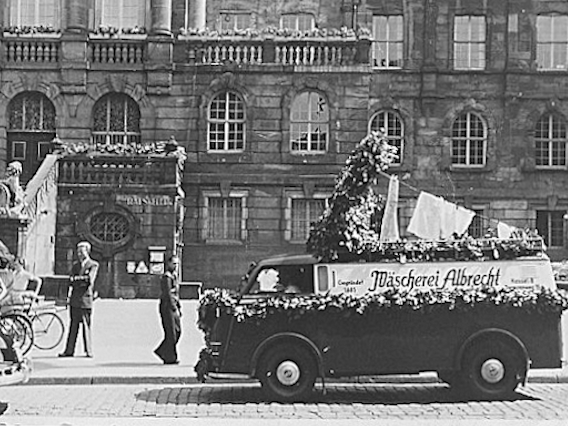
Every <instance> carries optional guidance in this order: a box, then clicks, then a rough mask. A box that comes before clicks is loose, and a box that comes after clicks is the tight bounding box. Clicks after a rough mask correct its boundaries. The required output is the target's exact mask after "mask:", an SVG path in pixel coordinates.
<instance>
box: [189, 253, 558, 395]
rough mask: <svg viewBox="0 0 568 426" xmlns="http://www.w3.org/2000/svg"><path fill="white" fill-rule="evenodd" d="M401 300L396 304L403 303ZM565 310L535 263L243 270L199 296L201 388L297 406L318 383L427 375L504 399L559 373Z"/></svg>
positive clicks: (276, 261)
mask: <svg viewBox="0 0 568 426" xmlns="http://www.w3.org/2000/svg"><path fill="white" fill-rule="evenodd" d="M401 295H403V296H404V297H402V296H401ZM566 308H568V302H567V299H566V297H565V296H564V295H563V294H562V293H560V292H558V291H557V290H556V287H555V281H554V277H553V274H552V268H551V264H550V261H549V259H548V257H547V256H546V255H545V254H544V253H539V254H536V255H534V256H523V257H519V258H515V259H508V260H499V259H493V260H481V261H455V260H443V261H415V262H400V261H399V262H361V261H356V262H353V261H350V262H333V263H322V262H320V261H319V260H318V259H317V258H315V257H313V256H311V255H293V256H282V257H274V258H270V259H265V260H262V261H260V262H258V263H257V264H253V265H251V267H250V268H249V271H248V272H247V274H246V275H245V277H244V280H243V284H242V287H241V289H240V291H239V293H238V294H232V295H231V294H230V292H228V291H226V290H216V291H210V292H209V293H207V292H206V294H205V296H204V298H203V299H202V301H201V307H200V312H199V325H200V327H201V328H202V330H203V331H204V332H205V334H206V339H205V340H206V343H207V348H205V349H204V350H203V351H202V353H201V358H200V361H199V363H198V365H197V366H196V371H197V373H198V375H199V376H200V377H202V378H204V377H205V376H208V377H213V378H214V377H219V376H223V375H225V374H226V373H231V374H244V375H246V376H248V377H253V378H257V379H258V380H260V382H261V384H262V386H263V388H264V389H265V391H266V392H267V395H268V396H269V398H270V399H273V400H278V401H297V400H303V399H305V398H306V397H308V396H309V394H310V392H312V388H313V386H314V383H315V381H316V379H317V378H320V379H321V380H322V382H323V383H324V384H325V379H326V378H339V377H353V376H369V375H382V374H414V373H420V372H427V371H433V372H437V373H438V376H439V378H440V379H441V380H442V381H444V382H447V383H448V384H449V385H450V386H452V387H453V388H455V389H457V390H460V391H462V392H467V394H469V395H471V396H474V397H478V398H486V399H495V398H504V397H507V396H508V395H509V394H511V393H512V392H513V391H514V389H515V388H516V387H517V386H518V385H519V384H521V383H524V382H525V380H526V377H527V372H528V370H529V368H534V369H536V368H559V367H561V359H562V341H561V328H560V327H561V325H560V317H561V312H562V310H563V309H566Z"/></svg>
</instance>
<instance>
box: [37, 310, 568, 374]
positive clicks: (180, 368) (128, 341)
mask: <svg viewBox="0 0 568 426" xmlns="http://www.w3.org/2000/svg"><path fill="white" fill-rule="evenodd" d="M158 303H159V302H158V300H146V299H142V300H141V299H138V300H114V299H98V300H97V301H96V302H95V306H94V308H93V343H94V345H93V346H94V352H95V356H94V358H85V357H84V351H83V346H82V341H81V339H78V343H77V348H76V351H75V355H76V356H75V357H74V358H58V357H57V355H58V354H59V353H60V352H62V351H63V347H64V342H62V343H61V344H60V346H59V347H57V348H55V349H53V350H49V351H42V350H39V349H37V348H34V349H32V351H31V352H30V353H29V354H28V356H29V357H31V359H32V365H33V371H32V375H31V378H30V381H29V384H33V385H39V384H90V383H93V384H102V383H120V384H128V383H131V384H136V383H195V382H196V381H197V379H196V376H195V372H194V370H193V366H194V365H195V363H196V362H197V359H198V355H199V351H200V350H201V348H202V347H203V346H204V343H203V334H202V333H201V331H199V330H198V329H197V326H196V320H197V305H198V302H197V301H195V300H183V301H182V312H183V317H182V337H181V340H180V343H179V344H178V351H179V358H180V364H178V365H163V364H162V363H161V361H160V360H159V359H158V358H157V357H156V356H155V355H154V354H153V350H154V348H156V347H157V346H158V344H159V343H160V341H161V339H162V329H161V324H160V317H159V314H158ZM61 315H62V318H63V319H64V320H65V322H66V324H67V323H68V312H67V311H63V312H61ZM563 325H564V335H565V336H566V334H567V331H568V317H567V316H566V315H565V316H564V318H563ZM564 346H565V354H566V353H568V352H567V351H566V347H567V346H568V338H565V341H564ZM348 381H351V382H353V381H360V382H376V383H377V382H382V383H384V382H387V383H401V382H413V383H432V382H435V381H437V378H436V375H435V374H433V373H425V374H420V375H408V376H381V377H370V378H361V379H356V378H355V379H349V380H348ZM529 381H530V382H532V383H534V382H541V383H543V382H546V383H555V382H562V383H568V367H564V368H563V369H553V370H533V371H530V373H529ZM220 382H222V381H220V380H213V379H209V380H208V383H220Z"/></svg>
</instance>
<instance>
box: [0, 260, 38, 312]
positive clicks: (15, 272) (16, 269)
mask: <svg viewBox="0 0 568 426" xmlns="http://www.w3.org/2000/svg"><path fill="white" fill-rule="evenodd" d="M24 266H25V261H24V259H21V258H16V259H15V260H14V262H13V263H12V264H11V266H10V268H9V269H10V272H11V273H9V274H8V275H4V276H5V277H8V276H9V277H10V279H9V280H7V282H5V283H4V282H2V283H3V284H4V286H5V287H4V288H5V290H6V296H5V297H4V298H1V297H0V305H2V306H6V305H9V306H17V305H24V304H26V303H29V302H30V301H31V300H33V299H34V298H35V297H36V296H37V293H38V292H39V289H40V286H41V278H39V277H38V276H36V275H34V274H32V273H31V272H29V271H26V269H25V267H24ZM30 284H32V286H33V288H34V290H28V288H29V286H30ZM26 299H29V300H26Z"/></svg>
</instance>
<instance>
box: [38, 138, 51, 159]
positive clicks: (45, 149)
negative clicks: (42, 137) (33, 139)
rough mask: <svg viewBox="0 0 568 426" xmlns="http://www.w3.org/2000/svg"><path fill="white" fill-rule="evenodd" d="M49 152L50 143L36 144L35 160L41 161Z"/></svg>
mask: <svg viewBox="0 0 568 426" xmlns="http://www.w3.org/2000/svg"><path fill="white" fill-rule="evenodd" d="M50 152H51V142H39V143H38V144H37V159H38V160H40V161H41V160H43V159H44V158H45V157H46V155H47V154H49V153H50Z"/></svg>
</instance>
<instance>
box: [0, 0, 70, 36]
mask: <svg viewBox="0 0 568 426" xmlns="http://www.w3.org/2000/svg"><path fill="white" fill-rule="evenodd" d="M59 3H60V0H10V25H14V26H18V27H22V26H30V27H34V26H40V25H42V26H45V27H52V28H54V29H59V28H60V23H59V15H60V10H59Z"/></svg>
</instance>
